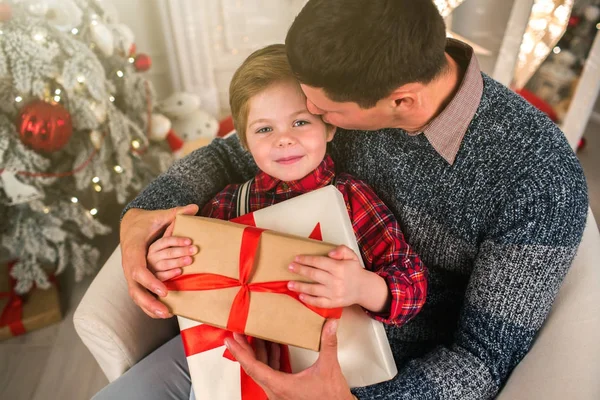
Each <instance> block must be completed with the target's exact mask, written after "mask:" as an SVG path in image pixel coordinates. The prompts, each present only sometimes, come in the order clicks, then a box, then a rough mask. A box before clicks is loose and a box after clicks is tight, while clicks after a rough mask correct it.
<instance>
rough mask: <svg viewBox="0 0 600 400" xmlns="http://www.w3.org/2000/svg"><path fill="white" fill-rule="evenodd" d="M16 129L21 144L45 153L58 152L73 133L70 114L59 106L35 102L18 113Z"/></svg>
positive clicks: (40, 101)
mask: <svg viewBox="0 0 600 400" xmlns="http://www.w3.org/2000/svg"><path fill="white" fill-rule="evenodd" d="M17 129H18V130H19V137H20V139H21V142H23V144H25V145H27V146H29V147H31V148H32V149H34V150H36V151H40V152H45V153H52V152H54V151H57V150H60V149H62V148H63V147H65V145H66V144H67V143H68V142H69V139H70V138H71V134H72V133H73V125H72V123H71V114H69V112H68V111H67V110H66V109H65V108H64V107H63V106H61V105H60V104H51V103H46V102H45V101H42V100H35V101H32V102H31V103H29V104H27V105H25V106H24V107H23V108H22V109H21V111H20V112H19V117H18V119H17Z"/></svg>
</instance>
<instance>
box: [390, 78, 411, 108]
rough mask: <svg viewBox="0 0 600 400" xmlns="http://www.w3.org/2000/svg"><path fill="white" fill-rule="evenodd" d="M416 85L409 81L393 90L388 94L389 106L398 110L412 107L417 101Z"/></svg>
mask: <svg viewBox="0 0 600 400" xmlns="http://www.w3.org/2000/svg"><path fill="white" fill-rule="evenodd" d="M418 85H419V84H410V83H409V84H406V85H403V86H400V87H399V88H397V89H396V90H394V91H393V92H392V93H391V94H390V95H389V96H388V104H389V105H390V107H391V108H393V109H394V110H396V111H400V112H402V111H406V110H410V109H412V108H413V107H414V106H415V105H416V104H417V103H418V96H417V92H416V90H417V89H418V87H417V86H418Z"/></svg>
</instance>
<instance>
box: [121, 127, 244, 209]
mask: <svg viewBox="0 0 600 400" xmlns="http://www.w3.org/2000/svg"><path fill="white" fill-rule="evenodd" d="M255 174H256V165H255V164H254V160H253V159H252V156H251V155H250V153H248V152H247V151H246V150H244V149H243V148H242V147H241V146H240V143H239V141H238V137H237V135H232V136H230V137H228V138H226V139H215V140H213V142H212V143H211V144H209V145H208V146H206V147H202V148H200V149H198V150H196V151H194V152H192V153H191V154H189V155H188V156H187V157H185V158H183V159H181V160H179V161H177V162H175V163H174V164H173V165H172V166H171V167H170V168H169V169H168V170H167V171H166V172H164V173H163V174H162V175H160V176H159V177H158V178H156V179H155V180H154V181H152V182H151V183H150V184H149V185H148V186H147V187H146V188H145V189H144V190H143V191H142V192H141V193H140V194H139V195H138V196H137V197H136V198H135V199H134V200H133V201H132V202H131V203H129V204H128V205H127V206H126V207H125V209H124V210H123V215H125V213H126V212H127V211H128V210H129V209H131V208H141V209H144V210H164V209H168V208H172V207H179V206H184V205H186V204H192V203H193V204H197V205H198V206H199V207H202V206H203V205H204V204H205V203H206V202H208V201H209V200H210V199H211V198H212V197H213V196H214V195H215V194H216V193H217V192H219V191H220V190H222V189H223V188H224V187H225V186H226V185H228V184H230V183H235V182H244V181H246V180H248V179H250V178H251V177H253V176H254V175H255Z"/></svg>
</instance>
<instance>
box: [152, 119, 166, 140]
mask: <svg viewBox="0 0 600 400" xmlns="http://www.w3.org/2000/svg"><path fill="white" fill-rule="evenodd" d="M151 124H152V129H151V130H150V140H152V141H154V142H160V141H161V140H165V138H166V137H167V134H168V133H169V131H170V130H171V120H169V119H168V118H167V117H165V116H164V115H162V114H152V117H151Z"/></svg>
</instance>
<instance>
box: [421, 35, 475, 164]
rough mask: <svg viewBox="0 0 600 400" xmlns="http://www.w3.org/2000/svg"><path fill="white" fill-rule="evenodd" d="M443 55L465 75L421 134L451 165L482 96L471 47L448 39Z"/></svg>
mask: <svg viewBox="0 0 600 400" xmlns="http://www.w3.org/2000/svg"><path fill="white" fill-rule="evenodd" d="M446 52H447V53H448V54H450V56H451V57H452V58H453V59H454V60H455V61H456V62H457V63H458V64H459V65H460V66H461V67H462V68H463V69H464V71H465V74H464V77H463V80H462V82H461V84H460V87H459V88H458V91H457V92H456V95H455V96H454V97H453V98H452V100H451V101H450V103H449V104H448V105H447V106H446V108H444V110H443V111H442V112H441V113H440V114H439V115H438V116H437V117H435V118H434V119H433V120H431V121H430V122H429V124H427V126H426V127H425V129H423V132H422V133H424V134H425V137H426V138H427V140H428V141H429V143H430V144H431V146H432V147H433V148H434V149H435V151H437V152H438V154H439V155H440V156H442V157H443V158H444V160H446V161H447V162H448V164H450V165H452V164H453V163H454V160H455V159H456V155H457V153H458V150H459V148H460V144H461V143H462V140H463V138H464V136H465V134H466V133H467V129H468V128H469V124H470V123H471V120H473V117H474V116H475V113H476V112H477V108H478V107H479V103H480V101H481V96H482V94H483V78H482V77H481V69H480V68H479V62H478V61H477V58H476V57H475V55H474V53H473V49H472V48H471V46H469V45H468V44H466V43H463V42H461V41H459V40H456V39H448V42H447V44H446ZM420 133H421V132H415V133H409V135H411V136H413V135H419V134H420Z"/></svg>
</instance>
